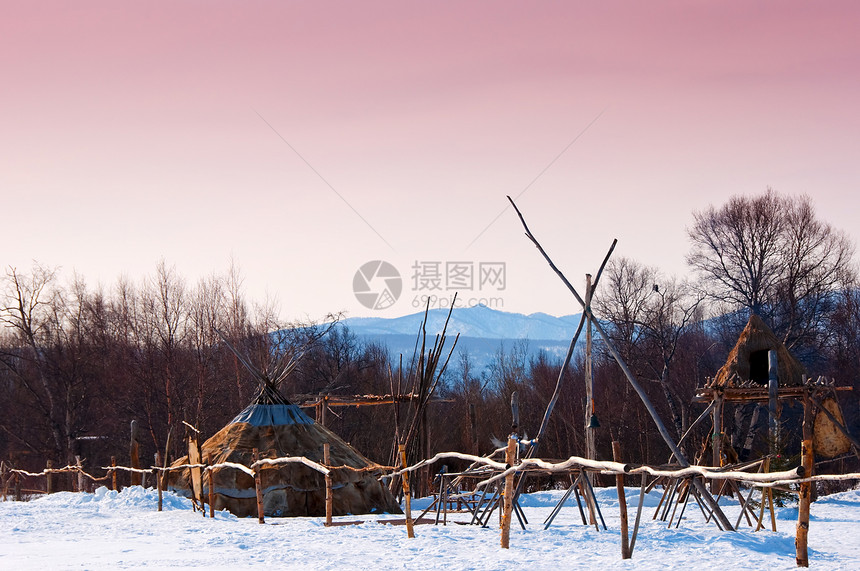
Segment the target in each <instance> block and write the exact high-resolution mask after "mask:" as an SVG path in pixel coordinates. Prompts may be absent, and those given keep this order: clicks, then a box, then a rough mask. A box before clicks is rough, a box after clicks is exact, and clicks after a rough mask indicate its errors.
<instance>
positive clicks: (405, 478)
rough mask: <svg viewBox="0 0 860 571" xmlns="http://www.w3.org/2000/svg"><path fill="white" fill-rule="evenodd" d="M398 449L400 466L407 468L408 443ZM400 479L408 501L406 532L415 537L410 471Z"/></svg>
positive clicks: (404, 495) (400, 445)
mask: <svg viewBox="0 0 860 571" xmlns="http://www.w3.org/2000/svg"><path fill="white" fill-rule="evenodd" d="M397 449H398V452H399V453H400V467H401V468H404V469H405V468H406V445H405V444H399V445H398V446H397ZM400 481H401V482H402V483H403V497H404V499H405V501H406V534H407V535H408V536H409V537H410V538H413V537H415V530H414V529H413V527H412V493H411V492H410V491H409V472H403V476H402V477H401V478H400Z"/></svg>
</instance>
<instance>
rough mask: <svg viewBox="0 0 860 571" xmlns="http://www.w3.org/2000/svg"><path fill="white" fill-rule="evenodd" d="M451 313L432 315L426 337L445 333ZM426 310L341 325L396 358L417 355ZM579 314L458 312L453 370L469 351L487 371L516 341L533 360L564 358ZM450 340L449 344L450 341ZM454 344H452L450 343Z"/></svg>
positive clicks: (452, 331)
mask: <svg viewBox="0 0 860 571" xmlns="http://www.w3.org/2000/svg"><path fill="white" fill-rule="evenodd" d="M447 315H448V310H447V309H431V310H430V311H429V312H428V316H427V334H428V335H429V336H431V337H432V336H434V335H436V334H437V333H441V332H442V327H444V325H445V318H446V317H447ZM423 319H424V312H423V311H421V312H418V313H413V314H411V315H405V316H403V317H395V318H383V317H352V318H347V319H344V320H343V321H341V324H343V325H345V326H346V327H348V328H349V330H350V331H351V332H352V333H354V334H355V335H356V336H357V337H358V338H359V339H362V340H364V341H367V342H374V343H380V344H382V345H384V346H386V347H388V350H389V352H390V353H391V355H392V356H396V355H398V354H400V355H403V357H404V358H405V359H408V358H409V357H411V356H412V353H413V351H414V349H415V339H416V337H417V335H418V333H419V331H420V328H421V323H422V321H423ZM579 319H580V314H576V315H565V316H563V317H554V316H552V315H547V314H546V313H532V314H531V315H524V314H522V313H510V312H506V311H499V310H495V309H491V308H489V307H487V306H484V305H477V306H474V307H464V308H455V309H454V311H453V312H452V313H451V320H450V322H449V323H448V331H447V333H446V334H447V335H448V337H449V339H450V340H451V341H453V338H454V336H455V335H456V334H457V333H459V334H460V339H459V341H458V342H457V348H456V350H455V352H454V355H453V356H452V360H451V366H452V367H456V363H457V362H458V359H459V355H458V354H462V353H466V354H468V355H469V358H470V359H471V360H472V363H473V365H474V366H476V368H477V369H478V370H481V369H483V368H485V367H487V366H488V365H489V364H490V363H491V361H492V359H493V357H494V356H495V355H496V354H497V353H498V352H499V350H500V349H503V350H510V349H511V348H512V347H513V345H514V344H515V343H524V346H525V350H526V352H527V354H528V355H529V356H534V355H537V354H538V353H539V352H540V351H543V352H545V353H548V354H549V355H551V356H554V357H558V358H559V359H562V358H563V357H564V355H565V353H566V352H567V348H568V345H569V344H570V339H571V337H573V334H574V332H575V331H576V326H577V325H578V324H579ZM451 341H449V343H450V342H451ZM449 346H450V345H449Z"/></svg>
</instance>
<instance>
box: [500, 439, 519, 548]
mask: <svg viewBox="0 0 860 571" xmlns="http://www.w3.org/2000/svg"><path fill="white" fill-rule="evenodd" d="M516 455H517V440H516V439H515V438H514V437H513V435H512V436H510V437H508V447H507V449H506V450H505V464H507V465H508V466H513V465H514V462H515V461H516ZM504 501H505V504H504V510H503V513H502V548H503V549H509V548H510V547H511V515H512V513H513V511H514V473H513V472H511V473H510V474H508V475H507V476H505V496H504Z"/></svg>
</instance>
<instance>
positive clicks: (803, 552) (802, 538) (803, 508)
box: [794, 388, 815, 567]
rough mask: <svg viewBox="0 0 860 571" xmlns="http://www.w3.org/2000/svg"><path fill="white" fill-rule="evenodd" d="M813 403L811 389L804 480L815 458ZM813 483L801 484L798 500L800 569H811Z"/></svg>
mask: <svg viewBox="0 0 860 571" xmlns="http://www.w3.org/2000/svg"><path fill="white" fill-rule="evenodd" d="M814 418H815V415H813V413H812V402H810V399H809V389H808V388H807V389H806V394H804V398H803V441H802V442H801V444H800V457H801V463H802V465H803V470H804V473H803V476H804V478H810V477H812V475H813V474H812V471H813V469H814V467H815V458H814V455H813V450H812V422H813V420H814ZM811 492H812V482H803V483H801V484H800V497H799V498H798V500H797V531H796V535H795V538H794V548H795V552H796V561H797V566H798V567H809V552H808V550H807V539H808V535H809V505H810V503H811V500H812V498H811V496H812V494H811Z"/></svg>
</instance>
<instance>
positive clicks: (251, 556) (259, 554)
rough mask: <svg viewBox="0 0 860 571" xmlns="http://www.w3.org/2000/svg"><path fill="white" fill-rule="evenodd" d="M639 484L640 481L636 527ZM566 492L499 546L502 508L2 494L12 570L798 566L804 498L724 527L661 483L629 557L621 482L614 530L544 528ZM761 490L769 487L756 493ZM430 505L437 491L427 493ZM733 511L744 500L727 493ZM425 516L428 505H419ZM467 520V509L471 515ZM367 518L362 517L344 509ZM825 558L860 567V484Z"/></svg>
mask: <svg viewBox="0 0 860 571" xmlns="http://www.w3.org/2000/svg"><path fill="white" fill-rule="evenodd" d="M638 494H639V490H638V489H635V488H628V490H627V501H628V504H629V505H630V511H631V522H630V523H631V530H632V524H633V516H634V515H635V506H636V503H637V501H638ZM561 495H562V492H561V491H553V492H539V493H535V494H530V495H528V496H523V498H522V505H523V508H524V510H525V513H526V516H527V517H528V519H529V521H530V525H529V526H528V529H527V530H526V531H523V530H521V529H520V528H519V526H518V525H517V523H516V520H514V525H513V526H512V529H511V549H510V550H503V549H501V548H500V547H499V532H498V529H497V528H496V523H497V522H498V518H496V517H495V515H494V517H493V520H492V521H493V527H492V528H491V529H481V528H479V527H477V526H466V525H454V524H451V523H450V521H449V524H448V525H447V526H444V527H443V526H441V525H439V526H433V525H421V526H416V528H415V531H416V538H415V539H412V540H410V539H408V538H407V537H406V528H405V527H403V526H392V525H383V524H380V523H377V521H376V520H378V519H385V517H382V518H380V517H376V516H369V517H368V516H363V517H362V518H361V519H364V520H365V523H363V524H361V525H352V526H343V527H331V528H326V527H324V525H323V519H322V518H292V519H276V518H269V519H268V520H267V523H266V525H260V524H259V523H257V521H256V519H250V518H248V519H237V518H235V517H233V516H232V515H230V514H228V513H226V512H225V513H219V514H216V517H215V518H214V519H209V518H205V519H204V518H203V517H201V515H200V513H194V512H192V510H191V506H190V503H189V501H188V500H185V499H182V498H178V497H176V496H172V495H168V496H166V497H165V507H164V511H163V512H161V513H159V512H157V511H156V501H157V495H156V492H155V491H154V490H152V489H143V488H140V487H132V488H127V489H125V490H124V491H122V492H121V493H117V492H113V491H109V490H107V489H106V488H100V489H99V490H97V491H96V492H95V493H93V494H73V493H67V492H64V493H57V494H54V495H51V496H47V497H41V498H38V499H35V500H33V501H30V502H13V501H9V502H0V569H15V570H17V569H129V568H138V567H147V568H154V569H166V568H186V567H198V568H207V569H235V568H240V567H267V568H270V569H337V568H344V567H351V568H356V569H481V570H489V569H513V568H522V569H557V570H560V569H580V568H581V569H601V570H605V569H681V568H684V567H689V568H690V569H717V568H720V569H746V570H748V569H767V570H774V569H794V568H795V562H794V526H795V521H796V518H797V509H796V508H792V507H786V508H778V512H777V524H778V529H779V531H778V532H777V533H772V532H770V531H759V532H757V533H753V532H752V530H751V528H749V527H742V528H741V531H740V532H739V533H723V532H720V531H718V530H717V529H716V527H715V526H714V525H713V524H705V523H704V520H703V517H702V515H701V513H700V512H699V510H698V508H697V507H696V506H695V504H690V505H688V506H687V511H686V514H685V519H684V520H683V522H682V523H681V526H680V528H678V529H675V528H674V527H673V528H672V529H667V528H666V524H665V523H661V522H655V521H653V520H652V519H651V518H652V515H653V513H654V508H655V507H656V505H657V502H658V501H659V494H658V493H657V492H656V491H655V492H652V494H650V495H649V496H648V497H646V499H645V505H646V509H645V511H644V513H643V518H642V519H643V522H642V523H643V525H642V527H641V528H640V531H639V536H638V538H637V540H636V547H635V552H634V553H633V559H632V560H628V561H623V560H622V559H621V556H620V539H619V519H618V500H617V496H616V492H615V489H614V488H602V489H598V490H597V496H598V500H599V502H600V508H601V510H602V512H603V515H604V518H605V519H606V524H607V526H608V528H609V529H608V531H601V532H599V533H598V532H597V531H595V529H594V528H593V527H585V526H583V525H582V523H581V520H580V517H579V512H578V511H577V509H576V504H575V503H574V502H573V500H572V499H571V503H570V505H568V506H567V507H565V508H564V510H562V512H561V514H560V515H559V516H558V518H557V519H556V520H555V523H554V524H553V526H552V527H550V528H549V529H548V530H546V531H545V530H544V529H543V526H542V525H541V522H542V521H543V520H544V518H545V517H546V516H547V515H548V514H549V512H550V510H551V509H552V507H553V506H554V505H555V503H556V502H557V501H558V499H560V497H561ZM756 495H758V494H756ZM415 503H416V504H417V505H419V506H426V505H427V504H426V500H424V501H422V500H418V501H416V502H415ZM721 503H722V504H725V511H726V514H727V516H728V517H729V519H730V520H731V521H732V522H734V521H735V518H736V517H737V515H738V513H739V507H738V504H737V502H730V501H728V500H725V499H723V500H721ZM416 515H417V512H416ZM453 517H454V518H455V519H460V520H463V519H467V516H465V515H462V514H459V515H455V516H453ZM337 519H341V520H356V519H359V518H349V517H347V518H337ZM809 546H810V551H809V555H810V566H811V568H813V569H851V570H856V569H860V490H855V491H851V492H844V493H841V494H835V495H832V496H827V497H823V498H821V499H820V500H819V501H817V502H815V503H814V504H813V505H812V517H811V523H810V532H809Z"/></svg>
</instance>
